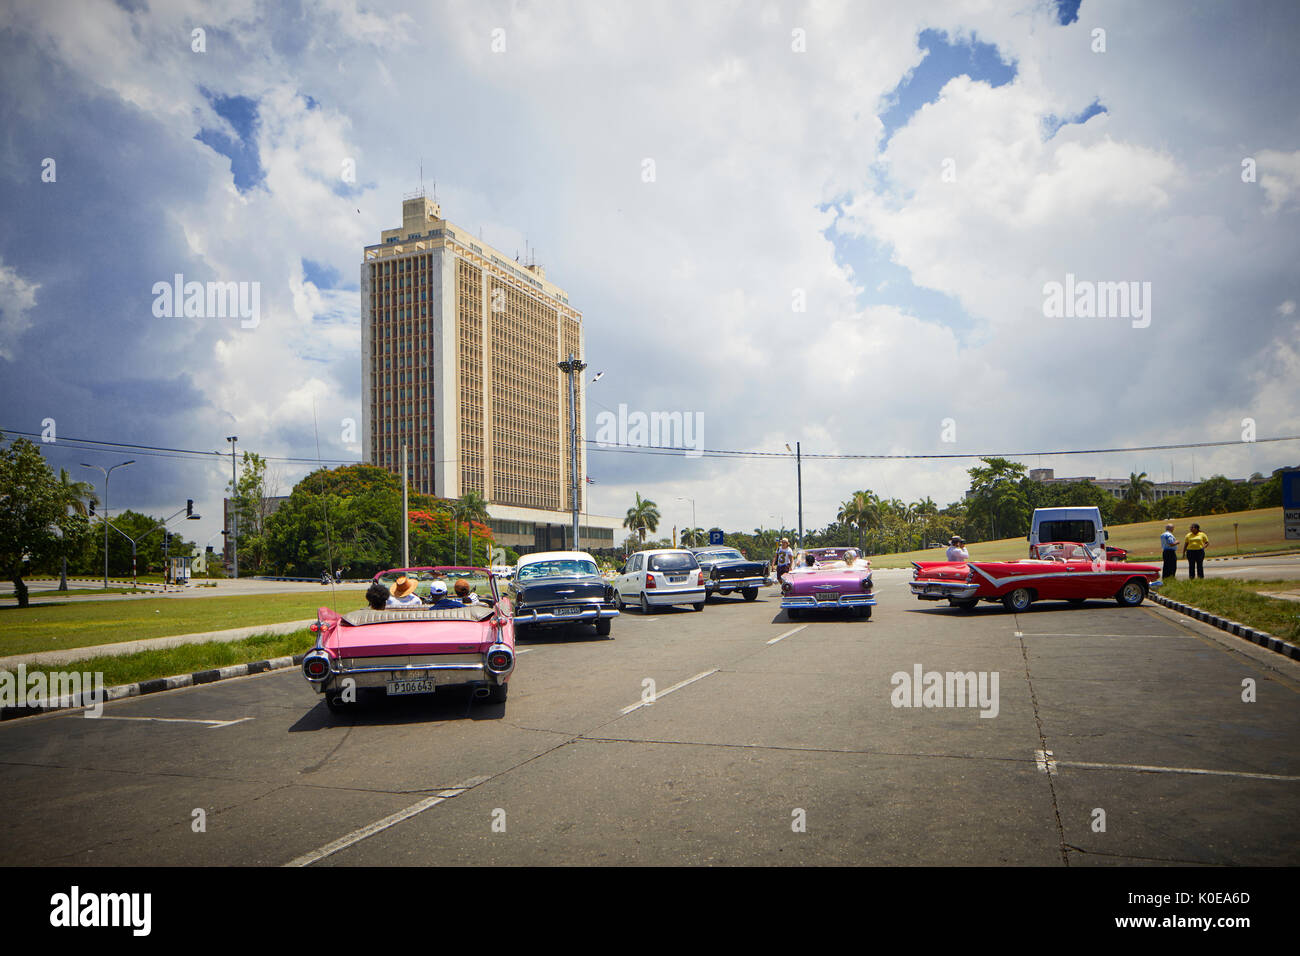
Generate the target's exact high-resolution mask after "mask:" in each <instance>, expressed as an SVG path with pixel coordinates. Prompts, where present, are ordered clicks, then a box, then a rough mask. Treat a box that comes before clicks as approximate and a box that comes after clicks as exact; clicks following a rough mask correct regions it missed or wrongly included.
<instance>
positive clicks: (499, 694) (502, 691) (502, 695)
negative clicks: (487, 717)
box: [486, 684, 510, 704]
mask: <svg viewBox="0 0 1300 956" xmlns="http://www.w3.org/2000/svg"><path fill="white" fill-rule="evenodd" d="M509 692H510V685H509V684H493V685H492V686H491V687H490V688H489V689H488V695H487V698H486V699H487V702H488V703H489V704H504V703H505V702H506V694H508V693H509Z"/></svg>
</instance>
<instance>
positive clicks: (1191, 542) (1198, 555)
mask: <svg viewBox="0 0 1300 956" xmlns="http://www.w3.org/2000/svg"><path fill="white" fill-rule="evenodd" d="M1209 543H1210V539H1209V537H1208V536H1207V535H1206V534H1205V532H1203V531H1202V530H1201V526H1200V525H1199V524H1194V525H1192V530H1191V531H1190V532H1188V534H1187V537H1185V538H1184V539H1183V557H1185V558H1186V559H1187V577H1188V578H1189V579H1191V578H1203V577H1205V546H1206V545H1208V544H1209Z"/></svg>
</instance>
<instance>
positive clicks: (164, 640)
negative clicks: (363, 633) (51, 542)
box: [0, 618, 316, 670]
mask: <svg viewBox="0 0 1300 956" xmlns="http://www.w3.org/2000/svg"><path fill="white" fill-rule="evenodd" d="M315 623H316V619H315V618H308V619H307V620H305V621H285V622H283V623H280V624H255V625H253V626H252V627H232V628H230V629H229V630H225V631H205V632H203V633H200V634H176V635H173V636H172V637H152V638H148V639H146V640H141V641H122V642H121V643H118V644H96V645H94V646H93V647H70V648H68V649H67V650H58V651H37V652H36V653H33V654H14V655H11V656H9V657H0V670H13V669H14V668H15V667H17V666H18V665H19V664H26V665H30V664H32V663H34V662H36V661H40V662H41V663H42V664H70V663H72V662H73V661H80V660H85V659H86V658H88V657H100V656H103V655H111V656H113V657H116V656H118V655H119V654H136V653H139V652H140V651H151V650H159V649H162V648H168V647H179V646H180V645H181V644H207V643H209V642H212V641H239V640H243V639H244V638H246V637H252V636H253V635H255V634H292V633H293V632H294V631H301V630H303V629H304V628H306V627H307V626H308V625H311V624H315Z"/></svg>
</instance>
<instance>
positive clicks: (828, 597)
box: [815, 591, 840, 604]
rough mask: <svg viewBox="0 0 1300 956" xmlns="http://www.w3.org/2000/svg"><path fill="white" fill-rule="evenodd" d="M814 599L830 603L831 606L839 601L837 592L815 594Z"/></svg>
mask: <svg viewBox="0 0 1300 956" xmlns="http://www.w3.org/2000/svg"><path fill="white" fill-rule="evenodd" d="M815 597H816V598H817V600H818V601H830V602H831V603H832V604H834V603H836V602H838V601H839V599H840V595H839V592H838V591H829V592H826V593H824V594H817V595H815Z"/></svg>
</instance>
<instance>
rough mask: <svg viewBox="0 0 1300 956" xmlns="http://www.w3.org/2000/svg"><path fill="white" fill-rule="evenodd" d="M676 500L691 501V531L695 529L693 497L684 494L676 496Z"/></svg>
mask: <svg viewBox="0 0 1300 956" xmlns="http://www.w3.org/2000/svg"><path fill="white" fill-rule="evenodd" d="M677 500H678V501H689V502H690V503H691V531H694V530H695V499H694V498H688V497H686V496H684V495H678V496H677Z"/></svg>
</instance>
